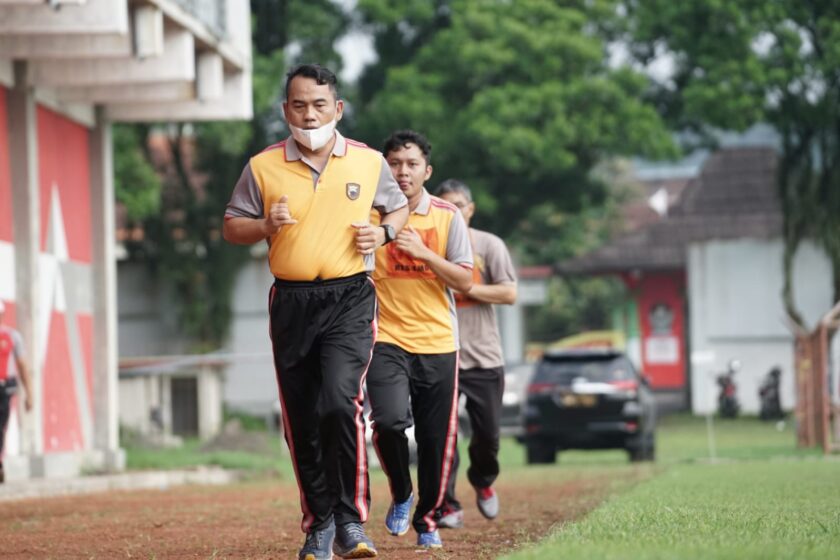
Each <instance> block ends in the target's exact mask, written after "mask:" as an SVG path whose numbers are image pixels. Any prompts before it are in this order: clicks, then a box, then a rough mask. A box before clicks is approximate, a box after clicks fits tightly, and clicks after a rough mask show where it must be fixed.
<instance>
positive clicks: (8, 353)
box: [0, 300, 32, 483]
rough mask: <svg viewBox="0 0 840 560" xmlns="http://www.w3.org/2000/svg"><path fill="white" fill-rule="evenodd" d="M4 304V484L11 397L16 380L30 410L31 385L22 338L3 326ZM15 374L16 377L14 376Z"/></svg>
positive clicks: (0, 343) (0, 369) (0, 367)
mask: <svg viewBox="0 0 840 560" xmlns="http://www.w3.org/2000/svg"><path fill="white" fill-rule="evenodd" d="M5 315H6V304H4V303H3V302H2V301H1V300H0V483H2V482H5V480H6V473H5V471H4V470H3V443H4V442H5V439H6V424H8V422H9V414H10V413H11V411H12V396H13V395H14V394H15V392H16V391H17V385H18V384H17V380H18V378H20V382H21V383H22V384H23V389H24V397H23V404H24V408H26V411H27V412H29V411H30V410H32V385H31V384H30V382H29V368H28V367H27V364H26V359H25V358H24V357H23V338H22V337H21V336H20V333H19V332H17V331H16V330H15V329H13V328H12V327H7V326H6V325H4V324H3V319H4V317H5ZM15 372H17V375H15Z"/></svg>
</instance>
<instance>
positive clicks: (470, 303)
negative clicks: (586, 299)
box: [437, 179, 516, 529]
mask: <svg viewBox="0 0 840 560" xmlns="http://www.w3.org/2000/svg"><path fill="white" fill-rule="evenodd" d="M437 195H438V196H439V197H441V198H442V199H444V200H446V201H447V202H451V203H452V204H454V205H455V206H457V207H458V208H459V209H460V210H461V213H462V215H463V216H464V220H465V221H466V222H467V225H469V223H470V219H471V218H472V217H473V215H474V214H475V204H474V203H473V201H472V193H471V192H470V188H469V187H468V186H467V185H465V184H464V183H462V182H460V181H457V180H455V179H448V180H446V181H444V182H443V183H441V184H440V186H438V189H437ZM469 233H470V241H471V243H472V249H473V257H474V261H475V262H474V267H473V285H472V287H471V288H470V290H469V291H468V292H466V293H463V294H456V301H457V309H458V328H459V332H460V338H461V356H460V364H459V373H458V387H459V390H460V393H461V394H463V395H465V396H466V399H467V403H466V405H467V414H468V415H469V418H470V425H471V427H472V437H471V438H470V445H469V455H470V466H469V469H468V470H467V478H468V479H469V481H470V484H471V485H472V486H473V488H474V489H475V492H476V503H477V505H478V510H479V511H480V512H481V514H482V515H483V516H484V517H486V518H487V519H493V518H495V517H496V516H497V515H498V514H499V497H498V495H497V494H496V492H495V490H493V482H495V480H496V477H497V476H498V475H499V460H498V454H499V419H500V415H501V409H502V394H503V393H504V385H505V372H504V358H503V356H502V346H501V337H500V336H499V327H498V325H497V324H496V314H495V311H494V309H493V304H507V305H510V304H512V303H514V302H515V301H516V271H515V270H514V267H513V262H512V260H511V258H510V253H509V252H508V250H507V247H506V246H505V243H504V241H502V240H501V239H499V238H498V237H497V236H495V235H493V234H492V233H488V232H486V231H481V230H477V229H475V228H470V229H469ZM458 463H459V457H458V455H457V454H456V456H455V463H454V465H453V473H452V476H451V477H450V478H449V485H448V487H447V491H446V495H445V497H444V503H443V505H442V506H441V507H440V508H439V509H438V511H437V519H438V526H439V527H441V528H450V529H457V528H460V527H462V526H463V523H464V513H463V510H462V509H461V504H460V502H459V501H458V500H457V498H456V497H455V479H456V478H457V476H456V475H457V469H458Z"/></svg>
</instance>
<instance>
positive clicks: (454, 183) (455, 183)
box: [435, 179, 473, 202]
mask: <svg viewBox="0 0 840 560" xmlns="http://www.w3.org/2000/svg"><path fill="white" fill-rule="evenodd" d="M448 193H457V194H461V195H463V196H464V198H466V199H467V202H472V201H473V199H472V191H471V190H470V188H469V187H468V186H467V184H466V183H464V182H463V181H459V180H458V179H447V180H446V181H444V182H442V183H441V184H440V185H438V188H437V190H436V191H435V194H436V195H437V196H441V195H444V194H448Z"/></svg>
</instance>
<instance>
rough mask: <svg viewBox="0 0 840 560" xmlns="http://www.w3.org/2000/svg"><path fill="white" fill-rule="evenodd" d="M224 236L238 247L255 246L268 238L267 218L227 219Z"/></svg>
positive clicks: (223, 230) (223, 231)
mask: <svg viewBox="0 0 840 560" xmlns="http://www.w3.org/2000/svg"><path fill="white" fill-rule="evenodd" d="M222 234H223V235H224V238H225V241H227V242H228V243H234V244H236V245H253V244H254V243H257V242H258V241H262V240H263V239H265V238H266V237H268V235H267V233H266V228H265V218H244V217H237V218H226V219H225V223H224V226H223V227H222Z"/></svg>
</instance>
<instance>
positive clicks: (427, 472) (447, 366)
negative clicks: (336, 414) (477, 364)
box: [367, 342, 458, 532]
mask: <svg viewBox="0 0 840 560" xmlns="http://www.w3.org/2000/svg"><path fill="white" fill-rule="evenodd" d="M457 368H458V353H457V352H451V353H446V354H412V353H410V352H406V351H405V350H403V349H402V348H400V347H399V346H395V345H393V344H388V343H382V342H378V343H377V344H376V345H375V347H374V351H373V361H372V362H371V365H370V372H369V374H368V379H367V387H368V397H369V398H370V406H371V410H372V419H373V430H374V436H373V437H374V440H373V441H374V446H375V448H376V452H377V454H378V455H379V460H380V462H381V464H382V468H383V469H384V470H385V473H386V474H387V475H388V481H389V483H390V486H391V495H392V496H393V499H394V500H396V501H398V502H401V501H404V500H406V499H408V496H409V495H410V494H411V492H412V485H411V474H410V471H409V452H408V439H407V438H406V435H405V429H406V428H408V427H409V426H410V425H411V422H412V416H413V419H414V437H415V440H416V441H417V489H418V491H417V501H416V504H417V507H416V509H415V511H414V518H413V520H412V524H413V526H414V528H415V530H417V531H418V532H426V531H432V530H434V529H435V528H436V526H437V525H436V523H435V521H434V512H435V509H436V508H437V507H438V506H440V504H441V503H443V498H444V494H445V492H446V485H447V482H448V480H449V476H450V472H451V469H452V461H453V459H454V456H455V442H456V437H457V424H458V414H457V412H458V410H457V407H458V402H457V399H456V398H455V396H456V395H457V394H458V380H457V375H456V372H457ZM409 403H410V404H409ZM409 406H410V410H409Z"/></svg>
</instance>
